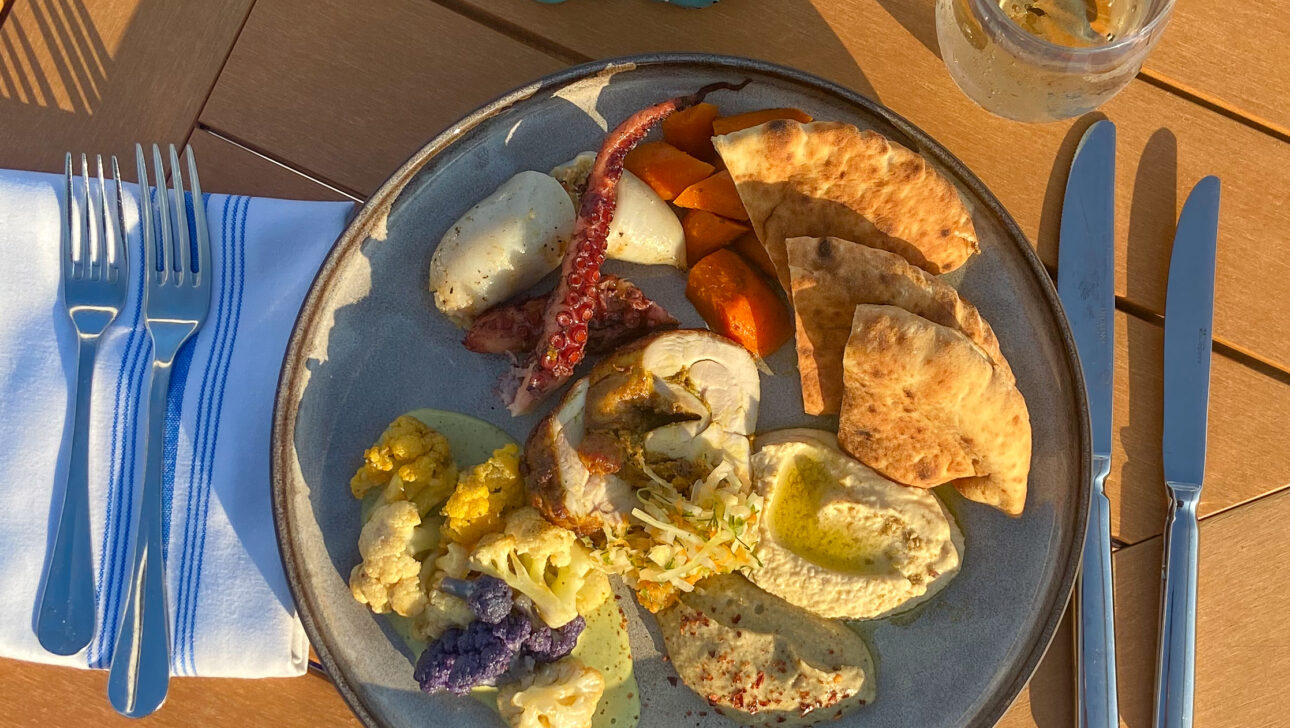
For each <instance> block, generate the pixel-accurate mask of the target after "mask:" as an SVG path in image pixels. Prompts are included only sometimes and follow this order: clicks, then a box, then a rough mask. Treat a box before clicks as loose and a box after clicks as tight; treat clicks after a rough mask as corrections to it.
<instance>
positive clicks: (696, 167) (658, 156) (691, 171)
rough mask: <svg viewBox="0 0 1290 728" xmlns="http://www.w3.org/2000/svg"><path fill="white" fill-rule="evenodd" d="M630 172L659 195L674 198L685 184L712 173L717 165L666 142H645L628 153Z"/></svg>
mask: <svg viewBox="0 0 1290 728" xmlns="http://www.w3.org/2000/svg"><path fill="white" fill-rule="evenodd" d="M624 164H625V165H626V167H627V169H628V171H630V172H631V173H632V174H634V175H636V176H637V177H640V178H641V179H642V180H644V182H645V184H647V185H649V186H650V187H651V188H653V190H654V191H655V192H657V193H658V196H659V197H662V198H663V199H665V200H671V199H672V198H674V197H676V196H677V195H679V194H681V192H682V191H683V190H685V188H686V187H689V186H690V185H692V184H694V183H695V182H698V181H699V180H701V179H703V178H705V177H707V176H708V175H710V174H712V170H713V169H714V167H713V166H712V165H711V164H708V163H707V162H705V161H703V160H702V159H695V158H694V157H692V156H690V155H688V154H686V153H685V152H683V151H681V150H680V149H677V148H676V147H674V146H672V145H671V144H668V143H667V142H646V143H644V144H641V145H640V146H638V147H636V148H635V149H633V150H632V151H630V152H628V153H627V159H626V160H624Z"/></svg>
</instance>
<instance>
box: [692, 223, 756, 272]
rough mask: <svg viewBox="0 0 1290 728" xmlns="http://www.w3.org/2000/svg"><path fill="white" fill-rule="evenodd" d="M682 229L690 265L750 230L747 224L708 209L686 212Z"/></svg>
mask: <svg viewBox="0 0 1290 728" xmlns="http://www.w3.org/2000/svg"><path fill="white" fill-rule="evenodd" d="M681 229H682V230H684V231H685V260H686V264H687V265H690V266H693V265H694V264H695V263H698V262H699V261H700V260H702V259H703V256H705V255H707V254H708V253H711V252H712V251H714V250H719V249H721V248H724V247H726V246H727V245H729V244H730V241H732V240H734V239H735V238H737V237H739V236H740V235H743V234H744V233H746V232H748V226H747V225H744V224H742V223H737V222H735V221H734V220H727V219H726V218H724V217H720V216H717V215H713V214H712V213H710V212H708V211H706V210H690V211H689V212H687V213H685V217H684V218H682V219H681ZM758 244H759V245H760V243H758Z"/></svg>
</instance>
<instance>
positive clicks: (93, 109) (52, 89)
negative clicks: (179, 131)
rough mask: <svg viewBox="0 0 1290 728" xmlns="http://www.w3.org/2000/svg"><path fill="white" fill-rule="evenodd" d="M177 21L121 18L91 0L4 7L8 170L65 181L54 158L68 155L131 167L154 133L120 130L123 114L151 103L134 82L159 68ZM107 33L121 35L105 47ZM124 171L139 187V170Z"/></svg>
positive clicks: (149, 14) (159, 6)
mask: <svg viewBox="0 0 1290 728" xmlns="http://www.w3.org/2000/svg"><path fill="white" fill-rule="evenodd" d="M90 7H93V8H94V14H93V15H91V13H90V10H89V8H90ZM172 21H173V13H172V12H170V8H169V7H168V4H166V3H140V4H138V6H137V7H134V8H133V9H122V8H115V9H114V8H113V6H112V4H110V3H102V4H101V6H100V4H99V3H97V2H92V1H91V0H27V1H26V2H12V1H10V2H0V167H6V168H13V169H31V170H39V171H47V172H58V171H61V170H62V164H63V155H62V153H61V152H59V153H56V154H55V153H51V150H59V149H66V150H82V149H84V150H88V151H94V152H100V153H103V154H104V155H105V156H106V155H108V154H116V155H118V156H120V157H121V158H122V159H129V158H131V156H130V155H131V152H132V151H133V144H134V141H135V139H136V138H147V137H149V136H155V134H152V133H151V132H149V130H148V128H134V125H125V124H120V123H113V122H119V121H120V120H121V118H120V117H121V116H122V115H121V114H119V113H114V111H115V110H116V109H119V108H120V107H121V105H122V104H123V103H125V104H128V103H131V99H134V101H135V102H136V103H142V102H143V101H144V100H145V99H146V98H147V94H146V93H142V92H140V91H139V90H138V89H132V88H129V87H128V84H129V79H128V78H126V76H127V75H129V74H128V72H129V70H130V69H137V68H138V67H139V66H140V65H141V64H153V63H155V61H154V59H153V58H152V56H155V53H156V47H157V43H158V38H164V37H165V33H166V31H167V30H168V23H170V22H172ZM116 26H121V29H116ZM100 28H103V29H106V30H107V31H108V32H109V33H110V34H112V33H115V34H116V35H115V36H114V37H113V38H112V39H105V38H104V37H103V35H102V33H100ZM109 45H111V48H109ZM134 75H135V76H138V72H137V70H136V71H135V72H134ZM114 116H115V117H117V118H115V119H114V118H112V117H114ZM129 118H148V117H147V116H146V115H145V116H144V117H138V116H137V115H135V116H130V117H129ZM140 126H145V124H140ZM153 127H154V128H155V124H154V125H153ZM156 141H158V142H174V143H180V142H182V141H183V139H182V138H178V139H156ZM122 166H123V168H124V169H128V170H130V171H128V172H126V173H125V177H127V178H129V179H134V173H133V167H134V165H133V164H125V165H122Z"/></svg>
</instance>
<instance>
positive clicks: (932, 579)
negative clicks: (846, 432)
mask: <svg viewBox="0 0 1290 728" xmlns="http://www.w3.org/2000/svg"><path fill="white" fill-rule="evenodd" d="M757 445H758V447H759V449H758V451H757V452H756V454H754V455H753V461H752V467H753V478H754V481H755V487H756V489H757V491H758V492H759V493H760V494H761V495H762V496H763V498H764V499H765V509H766V510H765V513H764V514H763V517H762V521H761V525H760V530H761V538H760V542H761V545H760V549H759V551H758V556H759V558H760V559H761V562H762V566H761V568H759V569H755V570H753V572H752V573H751V574H750V578H751V579H752V580H753V581H754V582H755V583H756V584H757V585H758V586H760V587H761V588H763V589H765V590H766V591H768V592H770V593H772V594H775V595H777V596H780V597H782V598H784V599H786V600H788V601H789V602H792V603H793V604H796V605H798V606H800V607H803V608H805V609H809V610H811V611H813V612H815V613H816V614H819V615H820V616H823V617H832V618H842V619H878V618H882V617H887V616H890V615H892V614H894V613H896V612H898V611H902V610H904V609H909V608H911V607H913V606H915V605H917V604H919V603H921V602H923V601H926V600H927V599H930V598H931V597H932V596H933V595H934V594H936V593H937V592H939V591H940V590H941V589H944V588H945V586H946V585H947V584H948V583H949V582H950V580H951V579H952V578H953V577H954V575H955V574H957V573H958V570H959V563H960V560H961V557H962V553H963V534H962V533H961V532H960V531H959V529H958V525H957V524H955V522H954V519H953V518H952V517H951V516H950V514H949V512H948V511H946V509H945V506H944V505H943V504H942V503H941V502H940V500H938V499H937V498H936V496H935V495H933V494H932V493H931V491H928V490H924V489H921V488H911V487H907V486H903V485H899V484H897V483H894V482H892V481H890V480H887V479H886V478H884V477H882V476H881V475H879V474H878V473H877V472H875V471H873V470H871V469H869V468H868V467H866V466H864V465H863V464H861V463H859V462H858V461H856V460H854V459H852V458H850V457H848V456H847V455H846V454H845V453H843V452H842V451H841V450H839V449H838V447H837V440H836V438H834V436H833V435H832V434H831V433H827V432H823V431H819V430H805V429H803V430H784V431H780V432H773V433H769V434H767V435H763V436H759V437H758V441H757Z"/></svg>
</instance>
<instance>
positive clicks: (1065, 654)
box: [1028, 601, 1075, 728]
mask: <svg viewBox="0 0 1290 728" xmlns="http://www.w3.org/2000/svg"><path fill="white" fill-rule="evenodd" d="M1073 604H1074V602H1073V601H1072V602H1071V604H1070V605H1067V608H1066V614H1065V616H1063V617H1062V621H1061V623H1060V624H1059V625H1058V626H1057V633H1056V634H1055V635H1053V641H1052V644H1051V645H1050V646H1049V647H1048V652H1046V653H1045V654H1044V659H1043V661H1042V662H1040V663H1039V667H1038V668H1037V669H1036V670H1035V674H1034V675H1032V676H1031V678H1030V684H1029V687H1028V689H1029V691H1030V716H1031V717H1032V718H1034V720H1035V725H1036V726H1038V728H1067V727H1068V726H1070V724H1071V719H1072V717H1073V716H1074V715H1075V699H1074V696H1075V662H1074V659H1073V657H1074V655H1073V651H1074V644H1075V633H1074V631H1073V625H1072V614H1073V613H1074V610H1073V608H1072V605H1073Z"/></svg>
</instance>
